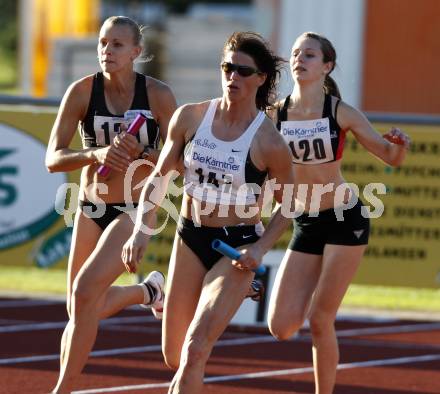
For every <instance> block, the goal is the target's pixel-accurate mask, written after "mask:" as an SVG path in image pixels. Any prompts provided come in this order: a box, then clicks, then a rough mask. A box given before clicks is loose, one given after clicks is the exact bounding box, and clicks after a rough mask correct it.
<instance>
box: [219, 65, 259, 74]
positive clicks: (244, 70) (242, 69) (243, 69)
mask: <svg viewBox="0 0 440 394" xmlns="http://www.w3.org/2000/svg"><path fill="white" fill-rule="evenodd" d="M221 68H222V70H223V71H224V72H225V73H226V74H230V73H232V72H234V71H237V73H238V75H240V76H241V77H250V76H251V75H253V74H261V72H260V71H258V70H257V69H256V68H253V67H250V66H241V65H240V64H234V63H229V62H223V63H222V64H221Z"/></svg>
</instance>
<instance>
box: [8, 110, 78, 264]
mask: <svg viewBox="0 0 440 394" xmlns="http://www.w3.org/2000/svg"><path fill="white" fill-rule="evenodd" d="M55 114H56V109H51V108H39V107H32V108H30V107H16V106H15V107H12V106H0V135H1V137H2V138H1V143H0V264H19V265H27V264H32V265H35V264H37V265H39V266H44V267H48V266H51V265H56V264H59V263H61V264H62V263H65V262H66V256H67V252H68V249H69V247H70V238H69V239H68V240H67V239H66V237H64V239H63V240H64V251H63V253H60V244H61V243H60V241H57V239H59V238H60V237H61V236H60V235H59V233H63V232H64V231H66V228H65V226H64V221H63V218H62V217H60V216H59V215H58V214H57V213H56V211H55V196H56V193H57V190H58V188H59V186H61V185H62V184H63V183H65V182H68V181H69V178H70V179H71V180H70V181H76V182H77V179H79V178H78V173H77V172H75V173H72V174H69V176H67V174H65V173H55V174H49V172H48V171H47V169H46V167H45V164H44V160H45V154H46V146H47V141H48V139H49V134H50V130H51V128H52V124H53V121H54V119H55ZM69 231H71V230H69ZM67 243H68V245H67ZM55 255H56V256H57V258H55V257H54V256H55Z"/></svg>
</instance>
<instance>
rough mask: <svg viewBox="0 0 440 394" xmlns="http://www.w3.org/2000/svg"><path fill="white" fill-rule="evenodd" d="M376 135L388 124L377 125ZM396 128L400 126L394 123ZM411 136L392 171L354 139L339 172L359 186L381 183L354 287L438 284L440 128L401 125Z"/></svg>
mask: <svg viewBox="0 0 440 394" xmlns="http://www.w3.org/2000/svg"><path fill="white" fill-rule="evenodd" d="M375 126H376V127H377V129H378V130H379V131H380V132H383V133H384V132H386V131H388V130H389V128H390V125H385V124H377V125H375ZM396 126H399V125H396ZM399 127H401V128H402V129H403V130H405V131H406V132H407V133H408V134H410V136H411V140H412V145H411V148H410V151H409V152H408V154H407V156H406V159H405V161H404V163H403V165H401V166H400V167H398V168H392V167H389V166H387V165H385V164H384V163H382V162H381V161H379V160H377V159H376V158H375V157H373V156H372V155H371V154H369V153H368V152H367V151H366V150H365V149H364V148H363V147H362V146H361V145H360V144H359V143H358V142H357V141H356V140H355V139H354V138H353V137H352V136H350V138H349V139H348V141H347V143H346V147H345V153H344V160H343V165H342V172H343V175H344V177H345V179H346V180H347V181H348V182H353V183H355V184H357V185H358V186H359V190H360V196H361V199H362V200H363V202H364V203H365V204H366V205H370V206H371V203H369V201H368V198H367V197H365V190H366V185H368V184H372V183H380V184H383V185H385V190H386V194H384V195H379V194H376V197H377V198H379V199H380V200H381V201H382V202H383V206H384V210H383V214H382V215H380V217H378V218H372V219H371V236H370V242H369V246H368V248H367V251H366V254H365V256H364V258H363V261H362V264H361V266H360V269H359V272H358V274H357V276H356V279H355V281H356V283H369V284H380V285H396V286H397V285H398V286H414V287H433V288H434V287H439V286H440V127H439V126H415V125H400V126H399Z"/></svg>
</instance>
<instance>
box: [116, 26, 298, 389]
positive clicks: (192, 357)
mask: <svg viewBox="0 0 440 394" xmlns="http://www.w3.org/2000/svg"><path fill="white" fill-rule="evenodd" d="M222 57H223V59H222V65H221V70H222V88H223V96H222V97H221V98H216V99H213V100H211V101H207V102H202V103H198V104H189V105H185V106H183V107H181V108H179V109H178V110H177V111H176V113H175V114H174V115H173V118H172V119H171V122H170V129H169V137H168V138H167V141H166V143H165V145H164V148H163V150H162V152H161V155H160V157H159V161H158V164H157V166H156V168H155V170H154V173H153V174H152V176H151V177H150V178H149V181H148V182H147V184H146V185H145V187H144V189H143V192H142V197H141V200H140V201H142V199H143V201H144V209H147V212H146V213H142V208H141V206H142V204H141V203H140V204H139V208H138V220H137V222H136V226H135V230H134V232H133V234H132V236H131V237H130V239H129V240H128V241H127V243H126V244H125V245H124V248H123V256H122V257H123V261H124V262H125V264H126V265H127V266H128V269H135V267H136V264H137V263H138V262H139V260H140V258H141V257H142V255H143V253H144V251H145V248H146V246H147V239H148V236H147V235H145V234H144V233H143V232H142V227H143V226H144V224H145V223H146V224H149V223H150V220H151V218H152V216H153V212H154V210H155V209H156V208H157V205H159V204H160V203H161V201H162V200H163V196H164V194H165V191H166V185H167V184H168V179H169V177H170V175H169V172H170V171H171V170H174V169H175V168H176V167H177V166H178V163H179V160H180V158H181V156H182V154H183V155H184V165H185V174H184V186H185V194H184V197H183V202H182V209H181V213H180V215H181V216H180V221H179V223H178V229H177V234H176V237H175V241H174V247H173V251H172V254H171V262H170V267H169V272H168V280H169V281H168V285H167V297H166V299H165V307H164V320H163V332H162V345H163V349H162V350H163V354H164V357H165V361H166V363H167V365H168V366H169V367H171V368H174V369H177V372H176V374H175V376H174V378H173V381H172V383H171V386H170V388H169V393H174V394H175V393H180V394H183V393H187V394H197V393H201V391H202V385H203V375H204V370H205V365H206V362H207V360H208V357H209V355H210V353H211V350H212V348H213V346H214V344H215V342H216V341H217V339H218V338H219V336H220V335H221V334H222V333H223V331H224V330H225V328H226V326H227V325H228V323H229V321H230V320H231V318H232V317H233V315H234V314H235V312H236V311H237V309H238V308H239V306H240V304H241V303H242V301H243V299H244V297H245V295H246V293H247V290H248V288H249V284H250V283H251V281H252V278H253V277H254V273H253V272H252V269H254V268H256V267H257V266H258V265H259V264H260V263H261V258H262V256H263V254H264V253H265V252H266V251H267V250H268V249H270V248H271V246H272V245H273V243H274V242H275V240H276V239H277V238H278V237H279V236H280V235H281V234H282V232H283V231H284V229H285V228H287V226H288V222H289V221H288V219H285V218H283V217H282V216H281V214H280V210H278V211H277V212H276V213H275V214H274V216H273V217H272V219H271V221H270V223H269V225H268V227H267V229H266V230H265V231H264V233H263V227H262V224H261V221H260V206H259V204H258V195H257V194H256V192H257V190H256V189H258V187H257V186H261V185H262V183H263V182H264V180H265V179H266V178H267V177H269V178H270V179H273V178H275V180H276V182H277V183H278V184H281V185H282V186H283V185H284V184H286V183H292V182H293V176H292V166H291V160H292V157H291V153H290V151H289V148H288V146H287V144H286V143H285V142H284V141H283V139H282V137H281V136H280V134H279V133H278V132H277V130H276V129H275V127H274V126H273V123H272V122H271V120H270V119H269V118H267V117H266V115H265V114H264V113H263V112H262V111H263V110H264V109H265V108H266V106H267V105H268V101H269V98H270V96H271V94H272V92H273V89H274V86H275V81H276V78H277V75H278V73H279V67H280V62H281V59H280V58H278V57H277V56H274V55H273V54H272V53H271V51H270V50H269V48H268V46H267V44H266V43H265V42H264V40H263V39H262V38H261V37H260V36H259V35H257V34H256V33H251V32H246V33H234V34H233V35H232V36H231V37H230V38H229V39H228V40H227V42H226V43H225V45H224V48H223V56H222ZM159 175H161V176H159ZM153 177H156V179H153ZM153 181H155V184H156V188H155V187H154V186H153ZM247 184H248V185H249V186H250V184H254V186H255V187H253V188H252V187H249V189H248V188H247V187H246V185H247ZM282 191H283V190H282V188H281V190H278V191H276V192H275V193H276V198H277V199H278V201H280V199H281V193H282ZM148 205H149V206H150V207H153V208H152V209H151V208H150V210H148V209H149V208H148ZM202 212H203V213H202ZM215 238H220V239H221V240H223V241H225V242H227V243H229V244H230V245H232V246H233V247H236V248H238V249H239V250H240V252H241V253H242V257H241V258H240V259H239V260H238V261H233V262H232V264H231V260H230V259H228V258H226V257H222V256H221V255H220V254H219V253H218V252H216V251H214V250H213V249H212V248H211V243H212V240H213V239H215Z"/></svg>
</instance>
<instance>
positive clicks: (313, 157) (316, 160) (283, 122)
mask: <svg viewBox="0 0 440 394" xmlns="http://www.w3.org/2000/svg"><path fill="white" fill-rule="evenodd" d="M289 102H290V95H289V96H287V97H286V99H285V101H284V105H283V106H282V107H281V108H279V109H278V113H277V115H278V116H277V117H278V120H277V129H278V130H279V131H280V133H281V135H282V136H283V138H284V140H285V141H286V142H287V143H288V144H289V146H290V149H291V150H292V154H293V163H295V164H321V163H328V162H331V161H336V160H339V159H341V158H342V153H343V150H344V143H345V135H346V133H345V131H344V130H342V129H341V127H340V126H339V125H338V122H337V121H336V112H337V109H338V105H339V102H340V100H338V101H337V102H336V105H335V110H334V115H333V111H332V97H331V96H330V95H328V94H326V95H325V99H324V108H323V111H322V118H321V119H312V120H287V108H288V106H289Z"/></svg>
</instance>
